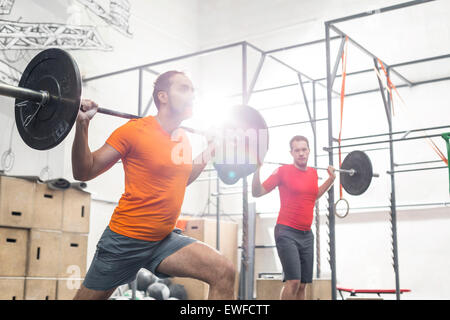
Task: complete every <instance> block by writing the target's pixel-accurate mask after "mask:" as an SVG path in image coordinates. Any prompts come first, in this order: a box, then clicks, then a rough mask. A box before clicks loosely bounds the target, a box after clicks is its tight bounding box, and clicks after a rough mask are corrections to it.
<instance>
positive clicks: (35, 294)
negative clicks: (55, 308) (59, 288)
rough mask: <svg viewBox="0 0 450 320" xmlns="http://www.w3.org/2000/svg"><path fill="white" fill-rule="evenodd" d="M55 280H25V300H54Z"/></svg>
mask: <svg viewBox="0 0 450 320" xmlns="http://www.w3.org/2000/svg"><path fill="white" fill-rule="evenodd" d="M55 298H56V280H50V279H36V278H34V279H29V278H27V279H25V300H55Z"/></svg>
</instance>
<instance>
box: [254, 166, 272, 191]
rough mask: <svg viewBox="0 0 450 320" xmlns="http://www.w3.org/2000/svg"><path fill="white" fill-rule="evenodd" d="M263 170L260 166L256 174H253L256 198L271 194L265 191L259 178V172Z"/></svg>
mask: <svg viewBox="0 0 450 320" xmlns="http://www.w3.org/2000/svg"><path fill="white" fill-rule="evenodd" d="M260 170H261V165H258V168H257V169H256V171H255V173H254V174H253V179H252V196H253V197H254V198H259V197H262V196H263V195H265V194H267V193H269V192H268V191H267V190H266V189H264V187H263V185H262V184H261V178H260V177H259V171H260Z"/></svg>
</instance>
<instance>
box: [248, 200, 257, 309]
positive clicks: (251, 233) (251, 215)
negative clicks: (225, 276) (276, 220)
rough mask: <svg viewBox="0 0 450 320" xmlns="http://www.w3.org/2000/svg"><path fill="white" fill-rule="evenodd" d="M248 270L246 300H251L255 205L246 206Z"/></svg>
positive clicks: (253, 266) (253, 267) (253, 276)
mask: <svg viewBox="0 0 450 320" xmlns="http://www.w3.org/2000/svg"><path fill="white" fill-rule="evenodd" d="M248 222H249V223H248V269H247V296H246V300H253V289H254V278H255V234H256V203H254V202H252V203H249V205H248Z"/></svg>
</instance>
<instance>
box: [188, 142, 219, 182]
mask: <svg viewBox="0 0 450 320" xmlns="http://www.w3.org/2000/svg"><path fill="white" fill-rule="evenodd" d="M215 147H216V146H215V143H214V142H213V141H209V142H208V146H207V147H206V149H205V150H204V151H203V152H202V153H201V154H200V155H198V156H197V158H195V159H194V161H193V163H192V171H191V175H190V176H189V179H188V182H187V185H190V184H191V183H192V182H194V181H195V179H197V178H198V176H199V175H200V173H202V171H203V169H205V167H206V165H207V164H208V162H209V160H211V158H212V157H213V156H214V152H215Z"/></svg>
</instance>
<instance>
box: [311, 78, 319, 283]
mask: <svg viewBox="0 0 450 320" xmlns="http://www.w3.org/2000/svg"><path fill="white" fill-rule="evenodd" d="M312 97H313V117H314V124H313V126H314V130H313V133H314V166H315V167H317V126H316V125H317V121H316V116H317V114H316V81H313V82H312ZM315 207H316V277H317V278H320V211H319V201H316V205H315Z"/></svg>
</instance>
